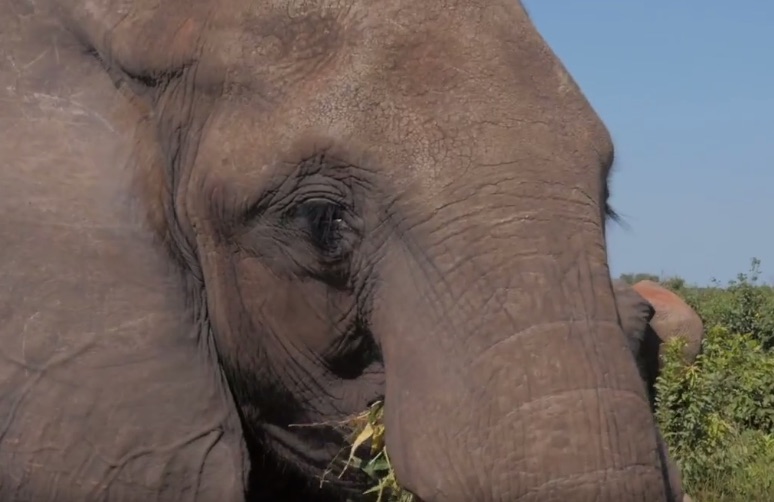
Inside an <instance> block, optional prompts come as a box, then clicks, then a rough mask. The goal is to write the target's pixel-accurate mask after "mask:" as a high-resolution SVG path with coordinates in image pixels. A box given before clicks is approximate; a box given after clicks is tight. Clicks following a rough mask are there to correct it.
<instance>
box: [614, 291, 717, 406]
mask: <svg viewBox="0 0 774 502" xmlns="http://www.w3.org/2000/svg"><path fill="white" fill-rule="evenodd" d="M613 289H614V291H615V295H616V304H617V306H618V312H619V316H620V321H621V327H622V328H623V331H624V333H625V334H626V337H627V340H628V342H629V344H630V347H631V349H632V352H633V353H634V354H636V358H637V363H638V365H639V367H640V373H641V374H642V377H643V379H644V380H645V382H646V384H647V387H648V393H649V395H650V400H651V404H652V405H653V404H654V402H655V401H654V400H655V387H654V386H655V383H656V378H657V377H658V375H659V372H660V370H661V367H662V365H663V361H662V359H661V354H662V345H663V343H664V342H666V341H668V340H671V339H672V338H675V337H681V338H683V339H685V341H686V342H687V344H686V346H685V349H684V350H683V357H684V358H685V360H686V361H687V362H688V363H692V362H693V361H694V360H696V356H698V354H699V351H700V350H701V341H702V339H703V337H704V324H703V322H702V320H701V318H700V317H699V315H698V314H697V313H696V312H695V311H694V310H693V309H692V308H691V307H690V306H689V305H688V304H687V303H685V301H684V300H683V299H682V298H680V297H679V296H678V295H677V294H675V293H674V292H672V291H670V290H669V289H667V288H665V287H663V286H661V285H660V284H658V283H657V282H653V281H650V280H644V281H639V282H637V283H636V284H634V285H629V284H628V283H626V282H624V281H622V280H620V279H615V280H613Z"/></svg>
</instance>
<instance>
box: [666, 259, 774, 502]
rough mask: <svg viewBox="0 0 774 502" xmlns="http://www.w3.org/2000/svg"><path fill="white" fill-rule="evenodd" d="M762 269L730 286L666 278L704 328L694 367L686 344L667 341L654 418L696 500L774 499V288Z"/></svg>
mask: <svg viewBox="0 0 774 502" xmlns="http://www.w3.org/2000/svg"><path fill="white" fill-rule="evenodd" d="M759 267H760V262H759V261H758V260H756V259H753V261H752V267H751V270H750V273H749V274H739V276H738V278H737V280H735V281H731V282H730V283H729V285H728V286H727V287H725V288H721V287H720V286H719V285H718V284H717V282H715V285H714V287H710V288H696V287H690V286H686V285H685V283H684V282H683V281H680V280H674V279H672V280H670V283H668V286H670V287H671V289H673V290H674V291H675V292H677V293H678V294H680V295H681V296H682V297H683V298H685V299H686V301H687V302H688V303H689V304H690V305H691V306H693V307H694V308H695V309H696V311H697V312H698V313H699V315H700V316H701V317H702V319H703V321H704V324H705V329H706V333H705V338H704V341H703V342H702V352H701V354H700V355H699V356H698V358H697V359H696V361H695V362H694V363H693V364H686V363H685V362H684V361H683V360H682V356H681V352H680V350H681V348H682V345H683V343H684V342H682V341H681V340H674V341H672V342H670V343H668V344H666V346H665V351H664V367H663V370H662V372H661V375H660V376H659V378H658V381H657V383H656V389H657V394H658V397H657V401H656V418H657V420H658V422H659V425H660V427H661V429H662V431H663V433H664V438H665V440H666V442H667V444H668V445H669V448H670V451H671V453H672V455H673V457H674V458H675V460H676V461H677V463H678V465H679V466H680V469H681V472H682V476H683V484H684V487H685V489H686V492H688V493H690V494H691V495H692V496H693V497H694V500H696V502H721V501H722V502H732V501H742V500H744V501H748V500H750V501H758V500H760V501H763V500H766V501H770V500H774V350H772V348H771V347H772V345H773V344H774V290H772V288H771V287H769V286H765V285H761V284H759V283H758V278H759V275H760V272H759ZM663 282H664V281H662V283H663Z"/></svg>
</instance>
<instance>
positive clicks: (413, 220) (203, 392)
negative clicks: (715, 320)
mask: <svg viewBox="0 0 774 502" xmlns="http://www.w3.org/2000/svg"><path fill="white" fill-rule="evenodd" d="M612 161H613V148H612V144H611V141H610V138H609V135H608V132H607V130H606V129H605V127H604V126H603V124H602V123H601V122H600V120H599V118H598V117H597V115H596V114H595V113H594V111H593V109H592V108H591V107H590V105H589V103H588V102H587V101H586V100H585V98H584V97H583V95H582V94H581V92H580V91H579V89H578V88H577V86H576V84H575V83H574V81H573V80H572V78H571V77H570V76H569V75H568V74H567V72H566V71H565V69H564V67H563V66H562V65H561V63H560V62H559V61H558V60H557V59H556V57H555V56H554V54H553V53H552V52H551V50H550V49H549V48H548V47H547V46H546V44H545V42H544V41H543V39H542V38H541V37H540V36H539V35H538V33H537V32H536V31H535V28H534V27H533V25H532V23H531V22H530V20H529V18H528V16H527V14H526V13H525V11H524V9H523V8H522V6H521V5H520V4H519V3H518V2H516V1H513V0H491V1H487V2H475V1H472V0H456V1H449V0H444V1H442V0H424V1H422V2H417V1H416V0H378V1H377V0H328V1H326V0H316V1H315V0H308V1H301V0H298V1H290V0H223V1H214V0H187V1H183V0H165V1H159V0H80V1H75V0H61V1H55V0H0V320H1V321H2V322H0V500H2V501H39V500H56V501H59V502H70V501H77V502H83V501H127V502H128V501H142V502H145V501H150V500H153V501H187V500H191V501H193V500H196V501H200V502H209V501H217V502H237V501H248V500H249V501H257V500H260V501H267V500H268V501H296V500H302V501H317V502H323V501H325V502H328V501H330V502H334V501H342V500H345V499H346V498H347V497H351V498H357V497H358V494H359V493H360V492H361V491H362V489H363V487H364V485H363V482H364V480H363V479H362V478H360V477H358V476H355V475H348V476H346V477H344V478H343V479H341V480H336V479H333V480H331V482H330V483H327V484H325V485H324V487H323V488H322V489H320V488H319V485H320V483H319V477H320V476H321V475H322V474H323V471H324V469H325V468H326V467H327V466H328V464H329V462H330V461H331V459H332V458H333V456H334V455H335V454H336V453H337V452H338V451H339V449H340V448H341V447H342V446H343V444H342V441H343V438H342V437H341V436H340V435H339V434H338V433H336V432H335V430H332V429H326V428H319V427H318V428H309V427H292V426H291V425H292V424H309V423H319V422H326V421H334V420H339V419H342V418H344V417H345V416H348V415H351V414H354V413H358V412H360V411H362V410H364V409H365V408H366V407H367V405H368V404H369V403H371V402H373V401H374V400H376V399H381V398H384V399H385V402H386V416H385V423H386V427H387V444H388V448H389V451H390V454H391V457H392V460H393V462H394V467H395V469H396V473H397V476H398V478H399V479H400V480H401V481H402V483H403V484H404V485H405V486H406V488H408V489H409V490H411V491H413V492H414V493H416V494H417V495H418V496H419V497H420V498H421V499H423V500H424V501H425V502H469V501H473V500H475V501H477V502H495V501H497V502H503V501H507V502H516V501H519V502H560V501H567V502H574V501H578V502H584V501H588V502H591V501H596V502H664V501H670V500H675V497H680V496H681V495H680V494H679V493H677V492H679V487H678V484H676V483H673V482H670V476H669V475H667V471H668V469H666V467H665V466H666V465H667V464H666V461H665V452H664V448H663V445H662V443H661V442H660V440H659V437H658V433H657V430H656V427H655V425H654V419H653V416H652V414H651V412H650V409H649V403H648V399H647V395H646V389H645V386H644V385H643V384H642V381H641V379H640V377H639V374H638V370H637V365H636V363H635V360H634V357H632V355H631V352H630V347H629V345H628V343H627V340H626V338H625V336H624V333H623V330H622V327H621V324H620V322H619V317H618V313H617V309H616V304H615V299H614V296H613V289H612V286H611V281H610V277H609V270H608V265H607V255H606V246H605V235H604V232H605V220H606V200H607V196H608V189H607V179H608V174H609V170H610V167H611V164H612ZM350 472H351V471H350Z"/></svg>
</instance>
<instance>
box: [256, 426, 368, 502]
mask: <svg viewBox="0 0 774 502" xmlns="http://www.w3.org/2000/svg"><path fill="white" fill-rule="evenodd" d="M264 432H265V435H266V438H267V440H268V441H269V444H270V445H271V448H272V449H273V450H274V451H275V452H276V453H277V455H278V456H279V457H280V458H281V459H282V460H283V461H284V462H286V463H288V464H290V465H292V466H295V467H296V468H297V469H299V470H300V471H301V473H302V474H304V477H305V478H307V479H310V480H313V481H311V483H312V484H315V482H316V486H315V488H318V487H319V488H324V487H325V486H326V485H327V486H332V487H335V489H336V490H337V491H341V490H344V491H346V492H348V493H349V495H353V496H357V495H361V494H362V493H363V492H364V491H365V490H367V489H368V488H370V487H371V485H372V484H373V480H372V479H370V478H369V477H368V475H366V474H365V473H364V472H363V471H361V470H360V469H356V468H353V467H352V466H348V467H346V469H345V463H346V461H347V457H348V455H349V445H348V443H347V441H346V438H345V437H344V436H343V435H342V434H341V433H340V432H339V431H338V430H336V429H335V428H333V427H331V426H324V425H320V426H319V427H318V426H308V427H291V428H290V429H286V428H283V427H280V426H277V425H272V424H266V425H265V426H264ZM369 443H370V441H366V442H365V443H364V444H362V445H360V447H359V448H358V449H357V452H356V454H357V456H358V457H359V458H361V459H363V461H366V462H367V461H368V460H369V452H370V444H369Z"/></svg>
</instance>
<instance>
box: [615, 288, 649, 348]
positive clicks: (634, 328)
mask: <svg viewBox="0 0 774 502" xmlns="http://www.w3.org/2000/svg"><path fill="white" fill-rule="evenodd" d="M613 292H614V293H615V303H616V307H617V308H618V317H619V319H620V322H621V328H622V329H623V332H624V335H625V336H626V339H627V342H628V343H629V347H631V349H632V354H634V356H635V357H639V353H640V347H641V345H642V342H643V340H644V339H645V334H646V331H647V329H648V324H649V323H650V320H651V319H653V316H654V315H655V314H656V310H655V309H654V308H653V305H651V304H650V302H648V301H647V300H646V299H645V298H643V297H642V296H641V295H640V294H639V293H638V292H637V291H635V290H634V288H632V287H631V286H630V285H629V284H627V283H626V282H624V281H622V280H620V279H614V280H613Z"/></svg>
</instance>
